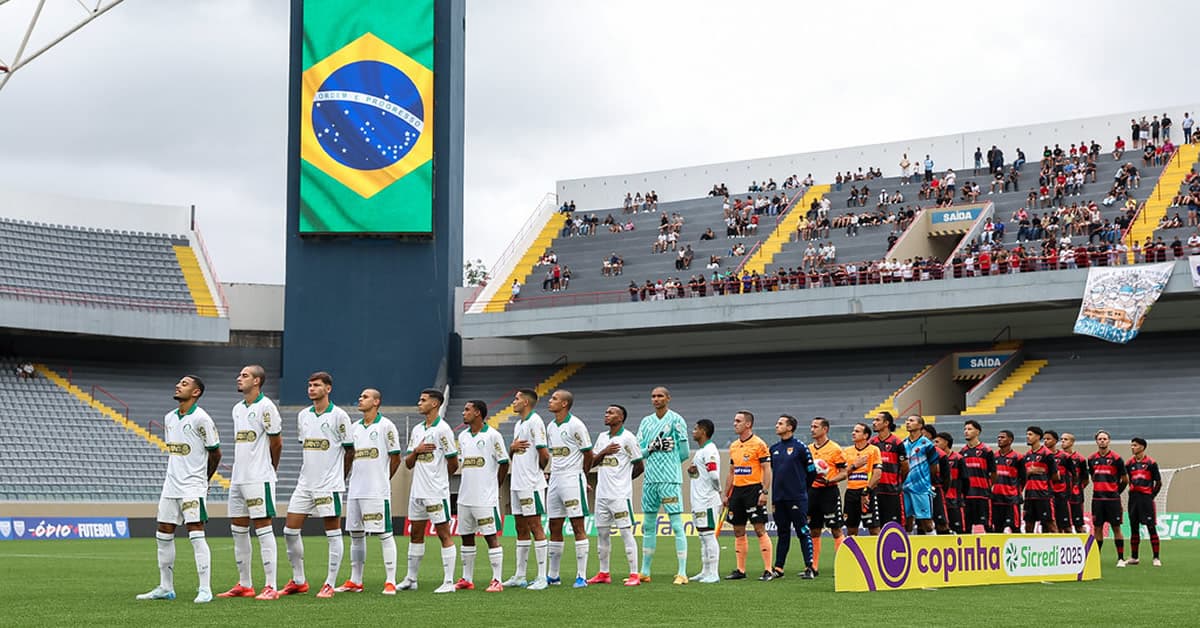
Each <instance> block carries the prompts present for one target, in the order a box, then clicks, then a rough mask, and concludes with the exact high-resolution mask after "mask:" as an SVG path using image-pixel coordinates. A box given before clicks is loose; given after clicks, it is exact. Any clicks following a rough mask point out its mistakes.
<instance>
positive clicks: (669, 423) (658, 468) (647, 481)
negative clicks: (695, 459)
mask: <svg viewBox="0 0 1200 628" xmlns="http://www.w3.org/2000/svg"><path fill="white" fill-rule="evenodd" d="M650 403H651V404H652V405H653V406H654V412H653V413H652V414H648V415H646V416H645V417H644V418H643V419H642V422H641V424H640V425H638V434H637V436H638V444H639V445H641V448H642V452H643V455H644V457H645V465H646V472H645V474H644V475H643V478H644V480H643V481H642V517H643V519H642V520H643V525H644V526H645V530H644V534H643V535H642V573H641V580H642V582H649V581H650V565H651V563H653V562H654V551H655V549H656V548H657V546H658V534H657V525H656V524H655V522H656V521H657V520H658V511H659V509H660V508H661V509H662V510H665V511H666V512H667V516H669V517H670V519H671V532H672V533H673V534H674V535H675V556H676V558H678V559H679V570H678V571H677V572H676V574H675V580H674V583H675V584H687V581H688V579H687V576H686V575H685V573H686V570H687V557H688V547H687V537H686V536H684V533H683V514H682V513H683V467H682V465H683V464H684V463H686V462H687V461H688V458H689V457H690V456H691V448H690V447H689V445H688V428H687V422H686V421H684V420H683V417H681V416H679V413H677V412H675V411H674V410H671V409H670V408H669V407H668V406H669V404H670V403H671V392H670V391H669V390H667V389H666V387H664V386H659V387H657V388H655V389H654V390H652V391H651V392H650Z"/></svg>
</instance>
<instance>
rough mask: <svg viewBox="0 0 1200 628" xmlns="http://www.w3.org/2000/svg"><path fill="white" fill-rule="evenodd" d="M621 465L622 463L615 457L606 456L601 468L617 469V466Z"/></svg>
mask: <svg viewBox="0 0 1200 628" xmlns="http://www.w3.org/2000/svg"><path fill="white" fill-rule="evenodd" d="M620 464H621V463H620V461H618V460H617V459H616V458H615V457H613V456H605V457H604V460H603V461H602V462H601V463H600V466H602V467H616V466H619V465H620Z"/></svg>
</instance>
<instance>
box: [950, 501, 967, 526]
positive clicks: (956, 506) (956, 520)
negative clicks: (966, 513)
mask: <svg viewBox="0 0 1200 628" xmlns="http://www.w3.org/2000/svg"><path fill="white" fill-rule="evenodd" d="M946 527H947V528H950V531H951V532H953V533H955V534H963V533H964V532H966V528H965V527H964V526H963V507H962V500H961V499H947V500H946Z"/></svg>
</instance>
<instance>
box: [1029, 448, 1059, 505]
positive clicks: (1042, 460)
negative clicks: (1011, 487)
mask: <svg viewBox="0 0 1200 628" xmlns="http://www.w3.org/2000/svg"><path fill="white" fill-rule="evenodd" d="M1021 464H1022V465H1023V466H1024V467H1025V499H1026V500H1029V499H1050V476H1052V475H1054V474H1055V473H1058V461H1057V459H1056V458H1055V455H1054V452H1052V451H1050V450H1049V449H1047V448H1046V446H1045V445H1042V446H1040V447H1038V448H1037V449H1031V450H1029V452H1028V453H1026V454H1025V455H1024V456H1023V457H1022V458H1021Z"/></svg>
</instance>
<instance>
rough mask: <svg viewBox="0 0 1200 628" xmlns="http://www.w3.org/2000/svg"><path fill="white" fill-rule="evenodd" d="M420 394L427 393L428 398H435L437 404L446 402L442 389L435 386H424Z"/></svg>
mask: <svg viewBox="0 0 1200 628" xmlns="http://www.w3.org/2000/svg"><path fill="white" fill-rule="evenodd" d="M421 394H422V395H428V396H429V398H430V399H437V402H438V405H439V406H440V405H442V404H443V403H446V395H443V394H442V391H440V390H438V389H436V388H426V389H425V390H422V391H421Z"/></svg>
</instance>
